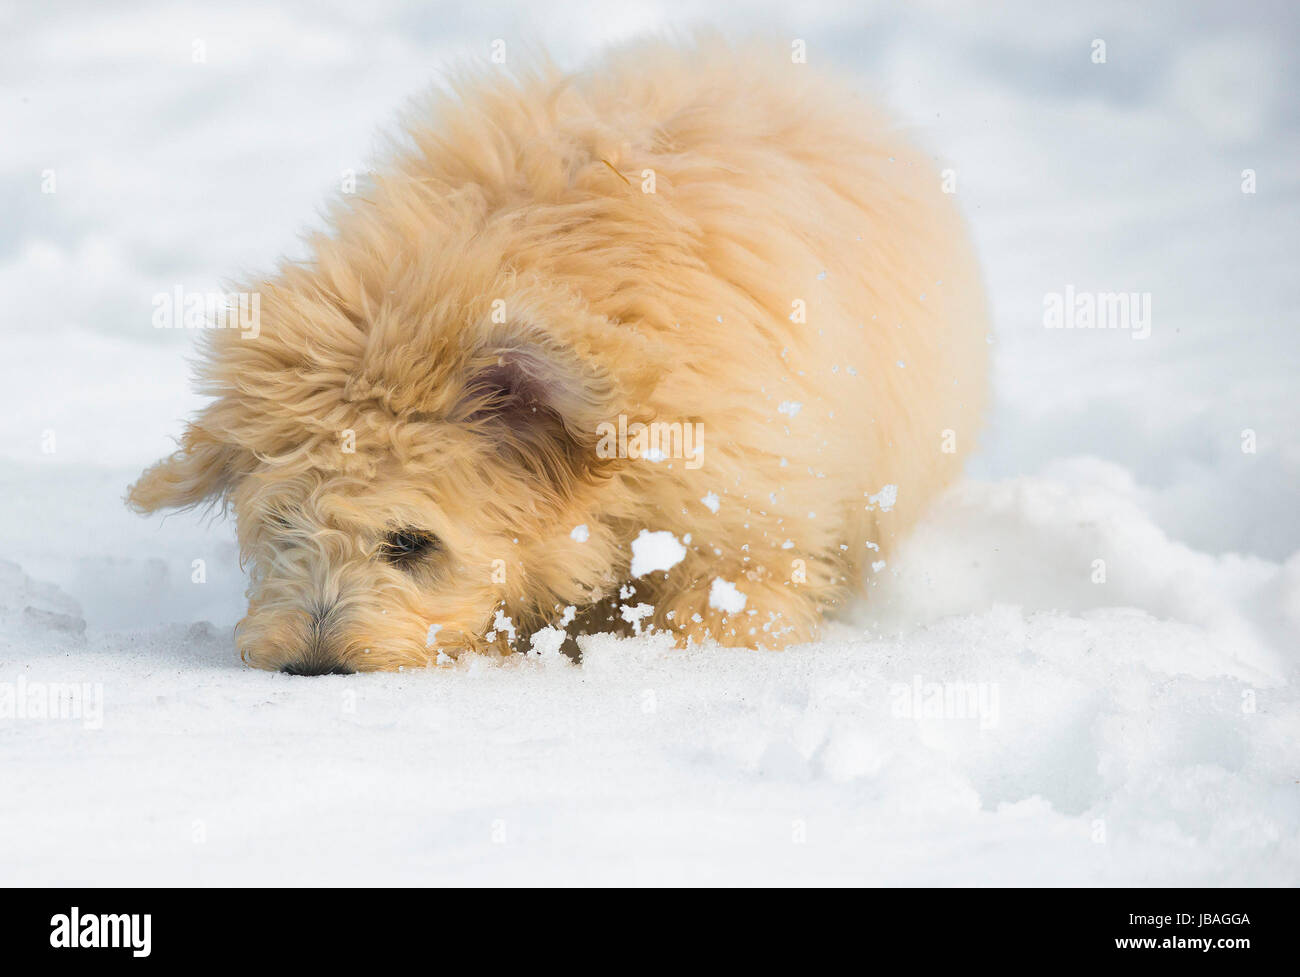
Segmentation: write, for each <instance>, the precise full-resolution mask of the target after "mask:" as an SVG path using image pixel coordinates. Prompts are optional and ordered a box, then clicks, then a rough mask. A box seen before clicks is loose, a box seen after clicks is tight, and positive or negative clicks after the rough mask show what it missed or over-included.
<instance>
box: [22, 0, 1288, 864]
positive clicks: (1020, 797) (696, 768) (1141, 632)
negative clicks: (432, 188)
mask: <svg viewBox="0 0 1300 977" xmlns="http://www.w3.org/2000/svg"><path fill="white" fill-rule="evenodd" d="M700 6H701V5H698V4H690V5H688V4H676V3H660V4H640V5H631V6H628V5H624V6H622V7H618V8H609V7H608V6H607V5H593V6H591V7H587V6H585V5H584V4H568V3H566V4H563V5H558V6H557V7H556V9H555V10H554V11H548V10H545V9H539V7H538V5H537V4H530V5H528V10H530V11H531V13H528V14H523V13H515V14H499V13H488V12H486V11H479V12H475V13H467V12H464V11H455V10H452V9H451V8H447V9H441V10H439V9H436V8H435V9H430V8H427V7H425V6H424V5H417V4H411V5H400V4H399V5H390V4H350V5H342V6H339V7H338V8H336V9H332V10H323V9H321V10H318V9H317V8H316V7H315V6H312V7H310V8H308V7H304V8H301V9H299V8H296V7H292V8H291V7H288V6H286V7H284V8H282V10H281V11H280V12H278V13H277V12H268V11H265V10H258V9H257V8H255V7H252V6H248V7H245V6H241V5H238V4H236V5H229V4H222V5H220V6H219V7H213V8H211V9H208V10H202V9H199V8H193V9H187V8H186V7H184V6H183V5H181V6H178V5H175V4H161V3H159V4H157V5H139V6H136V7H130V6H127V5H113V6H112V7H110V8H104V9H101V8H99V7H75V6H69V7H67V8H62V7H61V6H60V5H58V4H47V5H34V6H33V5H29V6H25V7H21V8H18V9H12V10H7V11H6V12H5V13H3V14H0V37H3V38H4V39H5V40H4V41H3V42H0V44H3V45H4V57H3V58H0V78H2V79H3V84H0V91H3V93H4V94H3V97H2V99H0V129H2V130H3V131H4V132H6V133H8V134H10V135H11V138H10V139H9V140H7V142H8V145H7V148H6V152H5V154H4V155H3V156H0V185H3V186H4V187H5V190H4V198H3V200H4V206H5V214H6V220H4V221H3V222H0V289H2V290H3V294H4V296H5V302H4V307H3V309H2V310H0V330H2V335H3V340H4V349H5V353H6V355H5V356H4V357H3V358H0V390H3V391H4V393H3V394H2V395H0V396H2V397H3V407H4V409H3V411H0V499H3V501H4V505H3V507H0V559H3V560H4V561H5V562H3V563H0V783H3V785H4V789H3V790H0V883H6V884H24V883H25V884H108V883H128V884H129V883H181V884H222V883H313V882H320V883H326V882H337V883H343V882H357V883H363V882H364V883H384V882H394V883H441V882H462V883H484V882H557V883H581V882H611V883H615V882H651V883H668V882H688V883H762V882H792V883H814V882H828V883H893V884H980V883H1002V884H1010V883H1035V882H1036V883H1048V884H1143V883H1145V884H1173V885H1177V884H1194V883H1200V884H1207V883H1208V884H1274V885H1281V884H1290V885H1294V884H1296V883H1297V882H1300V756H1298V750H1297V742H1298V741H1300V692H1298V691H1297V689H1298V685H1297V682H1298V680H1300V668H1298V664H1300V660H1298V657H1297V639H1298V638H1300V517H1297V515H1296V502H1297V500H1296V491H1297V486H1300V438H1298V437H1297V433H1296V432H1297V431H1300V397H1298V396H1297V394H1296V393H1295V390H1294V384H1295V380H1294V377H1295V376H1296V374H1297V372H1298V371H1300V339H1297V326H1300V323H1297V322H1296V315H1297V314H1296V312H1295V310H1296V309H1297V308H1300V281H1298V280H1297V278H1296V276H1295V274H1294V264H1295V254H1296V250H1297V243H1300V242H1298V241H1297V231H1296V228H1297V226H1300V177H1297V175H1296V168H1295V165H1294V160H1295V159H1296V158H1297V157H1298V156H1300V135H1298V131H1300V127H1297V125H1296V123H1297V120H1300V95H1297V93H1300V83H1298V82H1300V78H1298V77H1297V74H1300V70H1298V69H1297V66H1296V63H1295V61H1294V58H1293V57H1292V56H1291V55H1292V52H1293V51H1294V49H1295V47H1296V43H1297V40H1298V35H1300V26H1298V22H1300V18H1298V17H1297V15H1296V14H1294V13H1292V12H1290V11H1288V9H1287V7H1286V5H1283V4H1278V5H1262V6H1260V7H1258V8H1256V11H1255V13H1254V14H1253V15H1252V17H1251V18H1249V19H1247V18H1243V17H1242V16H1241V14H1240V11H1239V8H1238V7H1236V6H1235V5H1230V4H1221V5H1211V4H1186V3H1183V4H1178V5H1177V6H1176V7H1175V6H1174V5H1166V4H1144V5H1142V9H1141V11H1138V10H1136V9H1132V8H1131V5H1124V6H1116V7H1113V8H1111V7H1107V6H1104V5H1103V6H1102V7H1101V8H1099V9H1094V8H1093V6H1092V5H1089V6H1090V9H1089V12H1088V13H1086V14H1085V13H1084V12H1082V11H1081V10H1077V9H1076V5H1073V4H1061V5H1059V7H1058V5H1052V4H1046V5H1045V4H1041V3H1025V4H1023V5H1011V6H1008V7H1005V8H1001V9H1000V12H998V13H996V14H995V13H993V12H991V11H989V10H988V9H987V8H974V7H972V8H971V9H969V10H968V9H966V8H964V7H960V6H949V5H932V4H926V3H919V4H909V5H908V6H907V8H906V11H905V12H899V11H897V10H893V11H891V10H890V9H888V8H883V7H882V8H880V9H874V8H873V9H870V10H867V11H865V12H863V11H862V10H861V9H860V7H859V5H858V4H844V5H842V6H841V5H836V4H827V5H820V6H818V7H817V8H816V10H817V12H816V15H815V17H812V18H810V19H805V20H799V19H797V18H796V17H795V15H792V14H788V13H785V14H783V13H781V12H780V11H779V8H778V7H776V6H775V5H773V6H771V7H755V8H751V9H747V10H745V11H744V12H740V8H733V7H730V6H717V7H714V8H712V10H713V12H712V13H707V12H706V13H701V12H700ZM1048 7H1058V9H1045V8H1048ZM522 9H523V8H521V10H522ZM309 11H310V12H309ZM736 22H743V23H745V24H752V25H763V24H766V25H768V26H769V29H770V30H771V31H773V32H775V33H777V34H778V36H790V37H803V38H806V39H808V42H809V50H810V52H811V55H812V56H816V57H823V56H824V57H825V58H826V59H827V60H830V61H834V62H837V63H839V64H841V65H843V66H844V67H845V68H846V69H847V70H850V71H854V72H856V73H858V74H859V75H860V76H861V77H862V79H863V81H864V84H868V85H871V86H874V87H875V88H876V89H877V90H879V91H880V92H881V94H882V97H883V98H885V99H886V100H887V101H888V102H889V103H890V104H891V105H892V106H894V107H895V109H896V110H897V111H898V113H899V114H900V116H901V118H902V119H903V120H904V122H905V123H906V124H907V125H908V126H909V128H910V129H912V130H913V131H914V133H915V135H916V138H918V139H919V140H921V141H923V142H924V143H925V144H926V145H928V146H931V147H932V148H933V149H934V150H935V152H936V154H938V155H939V158H940V160H941V165H943V166H951V167H953V168H954V169H955V170H956V173H957V179H958V195H959V199H960V201H961V203H962V204H963V206H964V208H965V210H966V212H967V214H968V215H969V217H970V219H971V222H972V226H973V230H974V233H975V235H976V238H977V240H978V242H979V245H980V248H981V252H982V254H983V256H984V261H985V265H986V272H987V277H988V281H989V285H990V291H991V296H992V303H993V309H994V314H995V332H994V354H995V360H996V374H997V375H996V384H997V397H998V401H997V404H996V406H995V409H994V412H993V416H992V419H991V424H990V428H989V431H988V433H987V436H986V439H985V442H984V445H983V447H982V449H981V451H980V453H979V455H978V456H977V457H976V458H975V459H974V460H973V462H972V465H971V469H970V477H969V479H968V480H967V481H966V482H965V483H963V484H962V485H961V486H959V487H958V488H957V489H956V490H955V491H954V492H953V493H952V494H951V495H950V496H949V497H948V498H947V499H945V500H944V502H943V503H942V504H941V505H940V506H939V507H937V509H936V510H935V511H934V512H933V513H932V514H931V516H930V518H929V519H928V520H927V522H926V524H925V525H924V526H923V527H922V528H921V530H920V531H919V532H918V533H917V535H916V536H915V538H914V539H913V540H912V541H911V543H910V544H909V546H908V547H907V549H906V551H905V552H904V553H903V554H901V558H900V559H899V560H897V561H895V565H894V566H890V567H888V568H886V569H885V570H884V571H882V572H881V574H879V576H878V577H877V580H878V583H877V586H876V587H875V588H874V590H873V592H872V593H871V595H870V599H869V601H868V602H867V603H866V604H865V605H864V607H863V608H861V609H860V611H859V612H858V614H857V615H856V616H855V617H854V619H853V620H852V622H844V623H840V624H837V625H835V626H834V627H833V628H832V629H831V631H830V632H829V633H828V635H827V638H826V640H825V641H823V642H822V643H820V644H819V645H816V646H812V647H805V648H798V649H793V650H791V651H788V652H784V653H780V654H758V653H753V652H743V651H725V650H720V649H697V650H693V651H690V652H681V651H676V650H673V649H672V648H671V647H669V646H668V645H666V644H665V643H664V642H663V641H662V640H660V639H659V638H657V637H654V636H650V637H647V638H642V639H637V640H632V641H622V642H621V641H617V640H615V639H612V638H597V639H592V640H591V641H590V642H589V643H588V644H587V647H586V660H585V662H584V664H583V665H582V666H581V667H575V666H573V665H571V664H569V663H568V662H567V661H566V660H563V659H545V658H529V659H523V658H521V659H519V660H517V661H515V662H512V663H510V664H508V665H505V666H501V665H489V664H487V663H485V662H466V663H462V664H461V665H459V666H458V667H457V668H456V669H455V670H450V671H435V672H429V673H413V674H401V675H367V676H350V677H342V676H340V677H325V678H318V679H299V678H292V677H289V676H283V675H275V674H265V673H261V672H254V671H250V670H247V669H244V668H243V667H242V666H241V665H240V664H239V662H238V659H237V657H236V656H235V654H234V651H233V647H232V644H231V640H230V629H231V626H232V625H233V623H234V621H235V620H237V619H238V617H239V616H240V614H241V611H242V607H241V594H242V590H243V586H244V583H243V579H242V577H241V574H240V572H239V568H238V563H237V554H236V552H235V549H234V546H233V542H232V534H231V531H230V528H229V527H228V526H225V525H223V524H221V523H216V524H211V525H205V524H204V523H203V522H202V521H201V520H199V519H198V518H197V517H194V516H190V515H178V516H171V517H169V518H167V519H166V520H161V519H158V520H151V521H147V520H140V519H137V518H135V517H133V516H131V515H130V514H129V513H127V512H126V511H125V510H124V509H123V508H122V506H121V494H122V491H123V489H124V487H125V486H126V485H127V484H128V483H129V482H130V481H131V480H132V478H133V477H134V476H135V474H136V473H137V472H138V470H139V468H140V467H141V466H142V465H143V464H144V463H146V462H148V461H149V460H151V459H152V458H154V457H156V456H158V455H160V454H162V453H164V452H165V451H167V450H168V446H169V443H170V442H169V440H168V439H169V436H172V435H175V434H176V433H177V432H178V431H179V424H178V419H179V418H180V417H182V416H184V415H185V414H186V413H187V412H189V411H191V410H193V409H194V407H195V406H197V404H198V401H197V399H196V398H194V397H193V396H192V395H191V394H190V393H189V392H188V390H187V382H186V381H187V378H186V369H185V364H184V358H185V356H186V355H187V352H188V347H189V343H190V342H191V340H192V337H191V336H188V335H184V334H182V333H179V332H176V331H155V330H153V329H152V328H151V326H150V313H151V296H152V295H153V294H154V293H156V292H159V291H166V290H169V289H171V288H172V287H173V286H174V285H176V284H182V285H183V286H184V287H186V288H187V289H188V288H193V289H196V290H200V289H211V288H217V287H219V282H220V279H221V278H222V277H223V276H225V275H228V274H230V273H232V272H236V271H238V270H239V269H241V268H246V267H255V266H262V265H265V264H267V263H268V262H269V261H270V260H272V259H273V258H274V257H275V256H276V255H277V254H278V253H280V252H282V251H285V250H292V249H293V248H294V247H295V246H296V244H295V237H294V235H295V232H296V229H297V228H298V227H299V226H300V225H301V224H303V223H304V222H308V221H310V220H312V218H313V215H314V214H315V213H316V212H317V208H318V205H319V203H320V201H321V200H322V199H323V198H324V196H325V195H326V194H327V193H329V192H330V189H331V187H332V186H335V185H336V184H337V181H338V178H339V174H340V172H341V171H342V170H344V169H346V168H349V167H361V166H363V165H364V162H365V157H366V153H367V150H368V149H369V147H370V146H371V145H372V144H373V143H372V135H373V128H374V126H375V124H376V123H377V122H382V121H384V120H386V119H387V118H389V117H390V116H391V114H392V112H393V110H394V109H395V108H396V107H397V106H398V105H399V104H400V102H401V100H402V98H403V97H404V96H406V95H407V94H410V93H411V92H414V91H416V90H418V89H419V88H420V87H421V86H422V85H423V84H424V83H425V82H426V81H428V80H429V79H430V78H431V77H434V76H435V75H436V73H437V70H438V69H439V67H440V66H443V65H445V64H447V63H448V59H449V58H454V57H457V56H470V57H475V56H480V55H481V53H482V51H484V50H486V47H487V45H488V44H489V43H490V42H491V40H492V39H494V38H497V37H502V38H506V39H508V42H509V43H511V44H514V43H516V42H517V43H518V44H520V45H522V44H524V43H526V42H527V41H530V40H535V39H539V38H540V39H541V40H543V41H545V42H546V43H547V44H548V45H549V46H550V47H551V48H552V49H553V50H555V51H556V53H557V55H558V56H559V57H560V58H561V60H564V61H567V62H570V63H577V62H579V61H580V60H581V58H582V57H583V56H584V55H585V54H587V53H589V52H591V51H592V50H594V49H596V48H597V47H598V46H599V45H600V44H601V43H603V42H606V41H609V40H614V39H617V38H621V37H624V36H629V35H631V34H635V33H637V32H639V31H642V30H645V29H652V28H655V27H660V26H664V25H677V26H688V25H691V24H696V23H712V24H714V25H716V26H719V27H721V28H723V29H724V30H726V29H728V28H729V25H731V24H733V23H736ZM1096 38H1102V39H1104V40H1106V42H1107V50H1108V56H1107V63H1106V64H1104V65H1095V64H1092V63H1091V61H1090V60H1089V54H1090V50H1091V45H1092V43H1093V41H1094V39H1096ZM196 39H197V40H201V41H203V43H204V51H205V54H206V61H205V62H203V63H198V64H196V63H194V61H193V60H192V54H193V51H194V41H195V40H196ZM1244 169H1253V170H1254V171H1255V172H1256V174H1257V192H1256V193H1254V194H1243V193H1242V192H1241V184H1242V171H1243V170H1244ZM46 171H53V175H54V179H55V192H53V193H42V192H41V191H42V182H43V181H47V174H46ZM1067 284H1068V285H1073V286H1074V287H1075V288H1078V289H1094V290H1098V291H1141V292H1149V293H1150V294H1151V296H1152V307H1153V324H1152V332H1151V336H1150V338H1149V339H1146V340H1134V339H1132V338H1131V336H1130V335H1128V334H1126V333H1122V332H1065V331H1055V330H1046V329H1044V328H1043V325H1042V308H1043V305H1042V303H1043V297H1044V295H1045V294H1047V293H1050V292H1056V291H1061V290H1063V289H1064V288H1065V286H1066V285H1067ZM1247 430H1249V431H1252V432H1254V434H1255V439H1256V443H1257V450H1256V451H1255V452H1254V453H1246V452H1243V451H1242V443H1243V437H1244V435H1243V432H1245V431H1247ZM648 528H651V529H653V528H654V527H648ZM199 559H201V560H204V561H205V564H206V582H204V583H202V584H196V583H193V582H192V579H191V578H192V565H193V561H195V560H199ZM1097 561H1104V581H1102V580H1101V579H1100V569H1101V568H1100V566H1099V564H1098V563H1097ZM49 683H64V684H74V685H76V686H77V688H78V689H82V688H83V683H84V689H85V691H86V697H85V700H84V702H83V703H82V708H81V709H80V711H79V714H78V715H76V716H70V717H67V718H61V719H57V718H56V719H42V718H39V717H36V716H32V715H31V714H30V713H31V710H32V708H33V703H39V702H42V701H45V700H44V699H43V698H42V692H43V691H49ZM945 695H946V698H945ZM6 696H7V697H8V698H6ZM15 697H16V698H17V699H18V700H19V701H21V702H22V703H23V704H24V705H23V706H22V708H21V709H17V710H15V706H14V703H15ZM6 701H8V702H9V704H10V706H9V711H8V712H6V705H5V704H6ZM967 706H969V708H967ZM15 711H18V712H20V713H23V712H25V713H27V714H26V715H22V714H20V715H16V716H15V715H13V713H14V712H15Z"/></svg>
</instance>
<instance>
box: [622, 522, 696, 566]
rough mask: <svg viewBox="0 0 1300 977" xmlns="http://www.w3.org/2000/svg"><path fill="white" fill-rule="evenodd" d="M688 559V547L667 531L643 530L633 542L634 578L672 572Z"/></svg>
mask: <svg viewBox="0 0 1300 977" xmlns="http://www.w3.org/2000/svg"><path fill="white" fill-rule="evenodd" d="M684 559H686V547H685V546H683V545H682V544H681V543H679V542H678V541H677V537H676V536H674V535H673V534H672V533H670V532H668V531H667V530H660V531H659V532H653V533H652V532H650V530H648V529H643V530H641V532H639V533H638V534H637V537H636V539H634V540H632V570H631V572H632V576H634V577H644V576H645V575H646V574H647V573H655V572H657V571H660V570H671V569H672V568H673V567H675V566H677V564H679V563H681V562H682V560H684Z"/></svg>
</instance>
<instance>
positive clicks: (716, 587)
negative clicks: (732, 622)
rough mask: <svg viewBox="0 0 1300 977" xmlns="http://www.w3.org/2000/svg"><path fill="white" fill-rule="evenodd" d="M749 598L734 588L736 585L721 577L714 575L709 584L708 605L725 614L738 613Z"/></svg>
mask: <svg viewBox="0 0 1300 977" xmlns="http://www.w3.org/2000/svg"><path fill="white" fill-rule="evenodd" d="M748 600H749V598H748V597H746V596H745V595H744V594H742V593H741V592H740V591H739V590H737V589H736V585H735V584H734V583H731V582H730V581H728V580H723V579H722V578H721V577H714V578H713V583H711V584H710V585H709V606H710V607H712V608H713V609H714V610H717V611H722V612H723V613H726V614H739V613H740V612H741V611H743V610H744V609H745V604H746V602H747V601H748Z"/></svg>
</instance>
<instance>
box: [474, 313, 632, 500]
mask: <svg viewBox="0 0 1300 977" xmlns="http://www.w3.org/2000/svg"><path fill="white" fill-rule="evenodd" d="M468 374H469V380H468V382H467V383H466V386H465V396H464V398H463V399H462V401H461V404H460V417H461V419H462V420H463V421H465V422H467V423H470V424H473V425H475V426H478V427H480V428H481V429H482V430H483V431H484V433H485V434H486V435H487V436H488V437H490V438H491V439H492V440H493V441H494V442H495V443H496V445H497V446H498V448H500V449H501V450H502V451H503V452H506V453H508V454H511V455H513V456H514V457H515V458H516V459H517V460H518V462H519V463H520V464H521V465H523V466H524V467H525V468H526V469H528V470H529V471H532V472H534V473H536V474H538V475H543V476H545V477H546V478H548V479H549V480H551V481H557V482H562V481H563V480H564V479H565V478H568V477H572V476H577V475H582V474H584V473H590V472H592V471H594V470H595V469H596V468H597V467H599V461H600V460H599V459H598V458H597V457H596V452H595V447H596V443H597V441H598V440H599V435H598V431H597V429H598V427H599V426H600V424H601V423H602V422H604V421H609V420H611V415H615V414H616V413H617V411H616V409H615V406H614V405H615V403H616V401H617V396H618V387H617V384H616V382H615V381H614V379H613V378H612V377H610V376H609V374H608V373H606V372H605V371H604V370H602V369H601V368H600V367H598V366H597V365H596V364H595V363H594V362H592V361H591V360H589V359H588V358H586V357H584V356H583V355H582V354H581V353H579V352H578V351H577V350H576V349H573V348H570V347H567V346H565V345H563V344H562V343H560V342H558V341H556V340H554V339H552V338H550V337H545V336H521V337H509V338H503V339H500V340H498V341H495V342H487V343H485V344H483V345H482V346H480V347H478V348H477V349H475V350H474V351H473V352H472V353H471V354H470V359H469V364H468Z"/></svg>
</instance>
